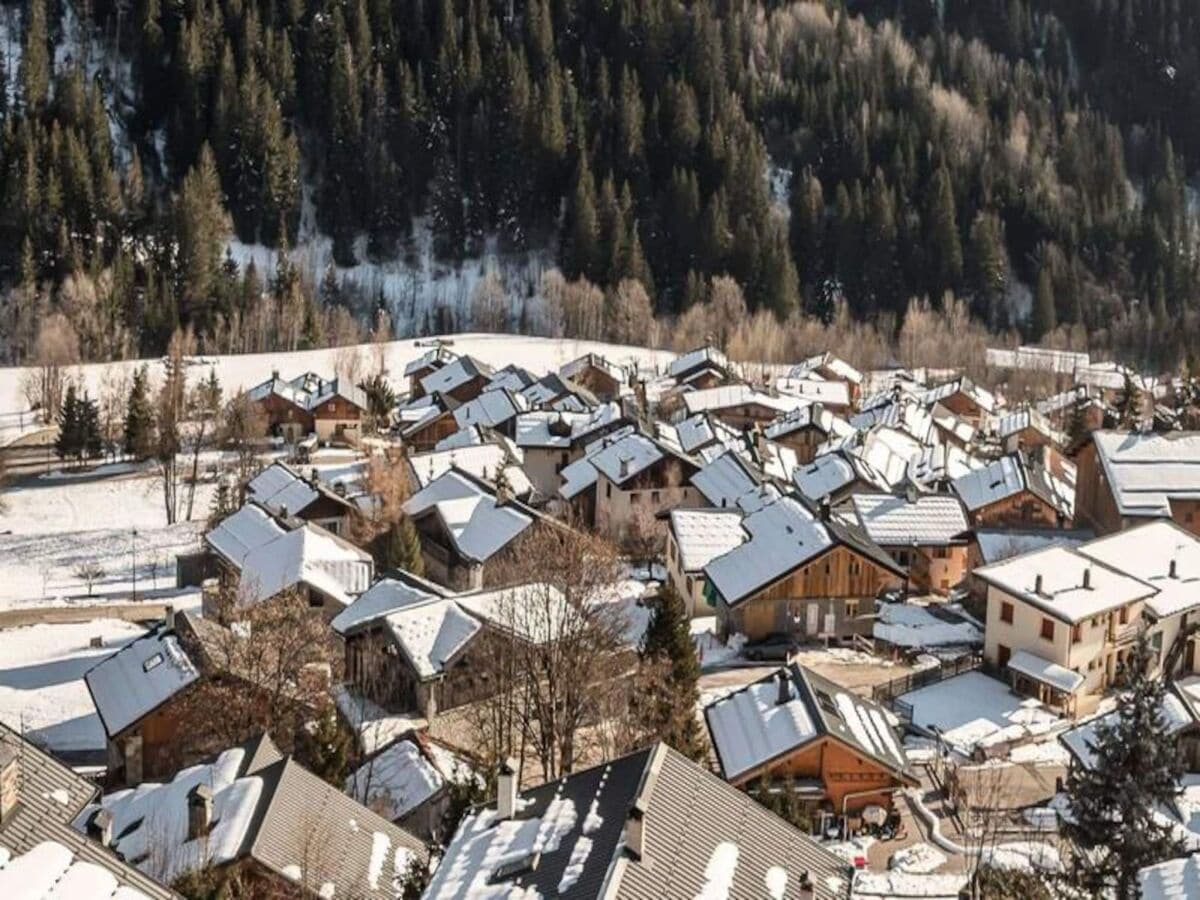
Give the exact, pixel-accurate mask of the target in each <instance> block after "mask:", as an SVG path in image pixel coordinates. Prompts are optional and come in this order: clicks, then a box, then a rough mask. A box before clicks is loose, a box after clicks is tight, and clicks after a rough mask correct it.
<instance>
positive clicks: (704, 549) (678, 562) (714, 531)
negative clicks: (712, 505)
mask: <svg viewBox="0 0 1200 900" xmlns="http://www.w3.org/2000/svg"><path fill="white" fill-rule="evenodd" d="M742 516H743V513H742V511H741V510H726V509H673V510H671V513H670V516H669V517H668V522H669V523H670V527H669V528H668V530H667V551H666V557H667V577H668V578H669V579H670V581H671V585H672V586H673V587H674V588H675V592H676V593H677V594H678V595H679V596H680V598H681V599H682V600H683V603H684V607H685V608H686V609H687V614H688V615H689V616H692V617H696V616H711V615H713V614H714V613H715V612H716V607H715V605H714V600H713V595H712V593H711V592H710V591H709V590H708V579H707V578H706V577H705V575H704V567H705V566H707V565H708V564H709V563H710V562H712V561H713V560H714V559H716V558H717V557H718V556H721V555H723V554H725V553H728V552H729V551H730V550H732V549H733V548H734V547H739V546H741V544H742V543H743V542H744V541H745V540H746V532H745V529H743V528H742Z"/></svg>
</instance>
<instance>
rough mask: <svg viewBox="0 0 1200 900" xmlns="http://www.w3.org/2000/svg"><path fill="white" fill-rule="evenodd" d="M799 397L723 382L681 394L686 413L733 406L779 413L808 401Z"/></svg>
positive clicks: (691, 413) (693, 413) (690, 413)
mask: <svg viewBox="0 0 1200 900" xmlns="http://www.w3.org/2000/svg"><path fill="white" fill-rule="evenodd" d="M809 402H810V401H808V400H801V399H800V398H799V397H790V396H782V395H780V396H775V395H772V394H767V393H764V392H763V391H759V390H755V389H754V388H753V387H751V386H750V385H748V384H740V383H739V384H723V385H720V386H719V387H711V388H704V389H703V390H699V391H689V392H688V393H686V394H684V395H683V405H684V406H685V407H686V408H687V412H688V415H689V416H690V415H695V414H696V413H699V412H707V411H709V410H722V409H729V408H731V407H735V406H751V405H755V406H765V407H767V408H768V409H774V410H776V411H778V412H781V413H786V412H791V411H792V410H794V409H798V408H799V407H801V406H804V405H805V404H807V403H809Z"/></svg>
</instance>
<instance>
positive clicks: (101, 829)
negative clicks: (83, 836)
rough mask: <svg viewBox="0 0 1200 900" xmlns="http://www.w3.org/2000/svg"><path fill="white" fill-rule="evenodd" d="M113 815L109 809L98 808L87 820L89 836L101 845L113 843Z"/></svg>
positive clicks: (106, 845) (105, 845)
mask: <svg viewBox="0 0 1200 900" xmlns="http://www.w3.org/2000/svg"><path fill="white" fill-rule="evenodd" d="M112 828H113V815H112V813H110V812H109V811H108V810H107V809H98V810H96V811H95V812H94V813H92V817H91V818H90V819H88V822H87V836H88V837H89V838H90V839H91V840H93V841H95V842H96V843H97V844H99V845H100V846H101V847H108V846H110V845H111V844H112Z"/></svg>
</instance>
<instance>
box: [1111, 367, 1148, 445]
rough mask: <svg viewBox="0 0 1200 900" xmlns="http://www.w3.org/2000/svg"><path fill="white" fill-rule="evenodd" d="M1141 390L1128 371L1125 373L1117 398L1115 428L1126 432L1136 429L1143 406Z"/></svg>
mask: <svg viewBox="0 0 1200 900" xmlns="http://www.w3.org/2000/svg"><path fill="white" fill-rule="evenodd" d="M1143 402H1144V401H1143V397H1142V389H1141V387H1140V386H1139V385H1138V383H1137V381H1135V380H1134V377H1133V376H1132V375H1131V374H1130V373H1129V371H1128V370H1126V372H1125V384H1124V386H1123V387H1122V388H1121V394H1120V396H1119V397H1118V398H1117V402H1116V407H1117V427H1118V428H1121V429H1124V430H1126V431H1128V430H1131V429H1134V428H1137V427H1138V425H1140V424H1141V421H1142V405H1143Z"/></svg>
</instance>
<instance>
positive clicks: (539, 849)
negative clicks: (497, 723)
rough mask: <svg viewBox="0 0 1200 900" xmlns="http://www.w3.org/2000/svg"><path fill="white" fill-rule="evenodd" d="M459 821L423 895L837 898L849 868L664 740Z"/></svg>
mask: <svg viewBox="0 0 1200 900" xmlns="http://www.w3.org/2000/svg"><path fill="white" fill-rule="evenodd" d="M519 781H520V772H519V771H518V770H517V767H516V763H515V762H513V761H512V760H508V761H506V762H505V763H504V764H503V765H502V766H501V768H500V771H499V777H498V779H497V782H498V792H497V798H496V803H495V805H494V806H491V805H489V806H487V807H481V808H476V809H473V810H471V811H470V812H469V813H468V814H467V816H466V817H465V818H464V819H463V821H462V824H461V825H459V827H458V831H457V832H456V833H455V834H454V837H453V839H452V840H451V841H450V843H449V846H448V847H447V848H446V853H445V856H444V857H443V858H442V860H441V863H440V864H439V865H438V867H437V871H436V872H435V873H434V875H433V878H432V879H431V880H430V883H429V886H428V888H426V890H425V893H424V894H423V895H422V900H463V898H466V897H477V896H479V897H482V896H483V895H484V892H487V894H488V895H495V896H505V897H516V896H522V897H556V896H557V897H563V898H568V900H602V898H603V900H649V898H681V897H717V896H721V897H729V898H731V900H742V898H745V900H751V898H766V897H794V898H797V900H800V898H803V900H844V898H846V897H848V896H849V892H850V877H851V872H850V867H849V865H848V864H847V863H846V862H845V861H844V860H842V859H841V858H840V857H838V856H835V855H834V854H833V853H830V852H829V851H827V850H826V849H825V848H823V847H822V846H821V845H820V844H819V843H817V842H816V841H814V840H813V839H812V838H810V837H808V836H807V835H805V834H803V833H802V832H801V831H799V830H798V829H797V828H795V827H794V826H792V825H790V824H788V823H787V822H785V821H784V820H783V819H781V818H779V817H777V816H776V815H774V814H773V813H771V812H770V811H768V810H767V809H765V808H764V807H763V806H761V805H759V804H758V802H757V801H755V800H754V799H753V798H752V797H750V796H748V795H746V794H745V793H743V792H742V791H739V790H738V789H737V788H735V787H733V786H732V785H729V784H726V783H725V782H724V781H722V780H721V779H720V778H718V777H716V776H715V775H713V774H712V773H711V772H709V771H707V770H706V769H705V768H704V767H703V766H700V765H698V764H697V763H694V762H692V761H691V760H689V759H688V758H686V757H685V756H683V755H682V754H680V753H678V752H676V751H675V750H672V749H671V748H670V747H668V746H667V745H666V744H663V743H661V742H659V743H656V744H653V745H651V746H650V747H647V748H645V749H642V750H637V751H635V752H633V753H630V754H628V755H626V756H622V757H618V758H617V759H613V760H610V761H609V762H606V763H602V764H600V765H598V766H594V767H592V768H587V769H582V770H579V771H575V772H572V773H571V774H569V775H566V776H564V777H563V778H561V779H559V780H558V781H551V782H548V783H546V784H542V785H540V786H538V787H535V788H532V789H530V790H526V791H520V790H519Z"/></svg>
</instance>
